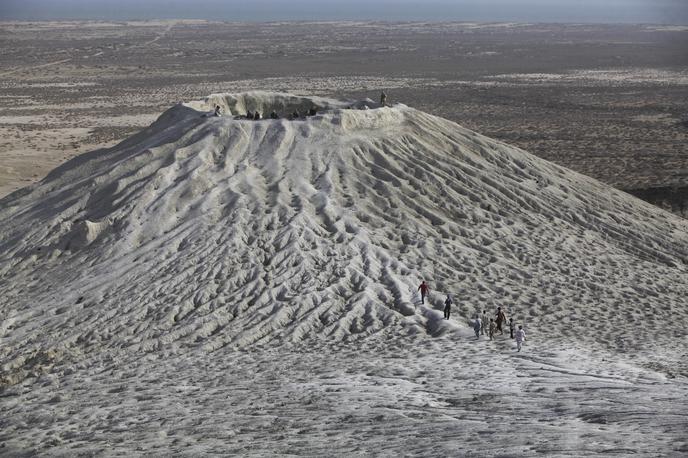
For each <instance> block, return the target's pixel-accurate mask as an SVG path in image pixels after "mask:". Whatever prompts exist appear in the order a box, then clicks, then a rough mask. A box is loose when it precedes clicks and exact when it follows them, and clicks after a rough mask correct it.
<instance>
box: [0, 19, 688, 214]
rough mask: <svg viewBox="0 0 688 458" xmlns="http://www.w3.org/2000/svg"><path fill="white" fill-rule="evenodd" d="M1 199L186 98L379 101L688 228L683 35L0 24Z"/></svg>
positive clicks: (687, 37)
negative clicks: (490, 142) (246, 94)
mask: <svg viewBox="0 0 688 458" xmlns="http://www.w3.org/2000/svg"><path fill="white" fill-rule="evenodd" d="M0 43H2V47H1V49H2V51H1V52H0V76H1V78H0V197H2V196H5V195H7V194H9V193H11V192H13V191H15V190H17V189H19V188H21V187H24V186H27V185H29V184H31V183H32V182H35V181H37V180H40V179H41V178H42V177H44V176H45V175H46V174H47V172H49V171H50V170H51V169H53V168H54V167H56V166H57V165H59V164H60V163H62V162H64V161H66V160H68V159H70V158H72V157H74V156H76V155H78V154H81V153H84V152H86V151H91V150H94V149H98V148H105V147H109V146H112V145H114V144H116V143H117V142H119V141H121V140H123V139H125V138H126V137H128V136H129V135H131V134H133V133H135V132H137V131H139V130H140V129H142V128H143V127H145V126H147V125H148V124H150V123H151V122H152V121H153V120H155V119H156V117H157V116H158V115H159V114H160V113H161V112H162V111H164V110H166V109H167V108H169V107H170V106H172V105H173V104H175V103H177V102H179V101H186V100H193V99H199V98H203V97H204V96H206V95H208V94H210V93H214V92H239V91H246V90H252V89H265V90H275V91H285V92H293V93H297V94H313V95H326V96H333V97H340V98H356V99H360V98H362V97H370V98H373V99H377V98H378V97H379V93H380V91H382V90H384V91H385V92H386V93H387V94H388V100H389V101H390V102H392V103H396V102H400V103H404V104H406V105H410V106H413V107H416V108H418V109H420V110H423V111H427V112H430V113H434V114H436V115H439V116H442V117H445V118H448V119H451V120H453V121H456V122H457V123H459V124H462V125H463V126H465V127H468V128H470V129H473V130H476V131H478V132H480V133H482V134H484V135H487V136H490V137H493V138H496V139H499V140H502V141H504V142H506V143H510V144H513V145H516V146H518V147H520V148H523V149H525V150H527V151H530V152H532V153H534V154H536V155H538V156H540V157H543V158H545V159H548V160H551V161H554V162H556V163H558V164H561V165H563V166H566V167H569V168H571V169H574V170H576V171H578V172H581V173H583V174H586V175H590V176H592V177H595V178H598V179H600V180H602V181H604V182H606V183H609V184H611V185H613V186H616V187H618V188H620V189H622V190H625V191H628V192H631V193H633V194H635V195H637V196H639V197H642V198H644V199H646V200H649V201H651V202H653V203H655V204H657V205H660V206H662V207H664V208H666V209H668V210H671V211H674V212H675V213H679V214H682V215H683V216H688V146H687V145H688V111H687V109H686V105H687V102H688V27H681V26H654V25H573V24H572V25H567V24H505V23H496V24H477V23H380V22H287V23H284V22H280V23H263V24H250V23H225V22H207V21H145V22H31V23H29V22H2V23H0Z"/></svg>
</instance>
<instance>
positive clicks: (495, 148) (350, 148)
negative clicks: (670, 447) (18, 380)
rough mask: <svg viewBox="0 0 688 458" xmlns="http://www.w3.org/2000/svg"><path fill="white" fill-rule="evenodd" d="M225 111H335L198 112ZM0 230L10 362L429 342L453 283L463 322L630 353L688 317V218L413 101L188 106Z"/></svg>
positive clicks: (262, 99)
mask: <svg viewBox="0 0 688 458" xmlns="http://www.w3.org/2000/svg"><path fill="white" fill-rule="evenodd" d="M215 104H220V105H221V106H223V107H224V109H225V112H230V111H231V112H232V113H234V114H242V113H243V112H244V111H245V110H255V109H260V110H263V111H264V112H269V111H271V109H276V110H278V111H280V112H282V113H284V112H287V113H288V112H290V110H293V109H294V108H296V107H301V109H303V107H307V106H309V105H318V106H319V107H321V108H323V110H322V111H321V112H320V113H319V114H318V115H317V116H314V117H310V118H308V119H306V120H294V121H289V120H286V119H279V120H262V121H259V122H255V121H248V120H241V119H234V118H233V117H231V116H225V117H202V113H203V112H204V111H206V110H210V109H212V107H213V106H214V105H215ZM349 106H353V107H354V108H359V109H347V107H349ZM0 229H1V230H0V281H1V283H0V285H2V286H0V312H2V317H3V318H2V322H1V324H0V338H2V342H3V345H2V350H0V358H2V360H3V362H4V364H3V368H2V369H3V372H4V373H5V374H15V373H16V371H19V370H21V368H22V367H24V366H25V365H26V363H27V361H31V360H32V358H34V359H35V358H37V355H42V356H41V357H44V358H48V359H52V360H56V361H59V360H61V359H63V358H80V357H83V355H89V354H91V353H100V352H106V353H107V352H110V353H116V352H125V353H126V352H136V351H153V350H156V351H161V352H163V353H166V354H167V353H175V352H182V351H193V350H196V349H199V350H202V351H215V350H218V349H221V348H225V347H228V348H236V347H243V346H248V345H253V344H264V343H272V344H280V343H283V344H289V343H295V342H300V341H303V340H314V341H343V342H346V341H351V340H357V339H360V338H364V337H368V336H375V338H379V339H384V341H387V342H393V341H394V339H397V338H400V337H403V338H421V337H422V336H424V335H432V336H437V335H441V334H444V333H447V332H455V331H456V329H457V328H456V326H455V325H453V324H452V323H450V322H445V321H443V320H442V319H441V312H440V310H441V307H442V301H443V298H444V297H443V295H442V294H443V293H451V294H453V295H454V296H455V302H456V303H457V305H458V306H459V310H458V315H459V316H460V317H461V319H462V320H463V319H468V318H470V317H472V316H474V315H475V313H476V312H477V311H478V310H482V309H487V310H492V309H494V308H495V307H496V306H497V305H501V306H503V307H505V308H506V309H507V310H508V312H509V313H510V314H511V315H513V316H514V317H515V318H516V320H517V322H523V323H525V324H526V325H527V326H528V327H529V328H530V329H541V330H544V329H545V327H546V328H547V329H548V330H549V331H550V332H551V333H552V334H554V335H557V336H563V338H573V337H574V336H576V337H577V338H579V339H581V340H582V341H583V342H584V343H585V344H586V345H588V344H589V345H592V346H598V347H600V348H605V349H613V350H617V351H618V350H621V351H628V350H632V349H637V348H638V345H639V344H640V343H641V342H644V345H645V347H646V351H651V350H652V349H653V348H665V349H668V348H671V347H672V346H673V345H674V344H675V343H676V339H677V338H678V339H683V340H685V335H684V334H683V333H682V331H681V329H683V328H685V326H686V325H688V321H687V319H686V318H685V313H684V312H685V311H686V300H685V298H686V297H688V286H686V285H688V282H687V281H686V280H688V269H687V268H686V262H687V260H688V235H687V234H688V231H687V229H688V224H687V223H686V221H685V220H682V219H680V218H678V217H676V216H674V215H671V214H669V213H667V212H664V211H661V210H659V209H657V208H655V207H652V206H650V205H649V204H646V203H644V202H642V201H640V200H638V199H635V198H633V197H631V196H629V195H627V194H625V193H622V192H620V191H617V190H614V189H612V188H610V187H608V186H606V185H603V184H602V183H600V182H597V181H595V180H593V179H591V178H588V177H584V176H582V175H579V174H576V173H574V172H572V171H569V170H566V169H564V168H562V167H559V166H556V165H554V164H551V163H548V162H546V161H544V160H541V159H538V158H536V157H535V156H532V155H530V154H528V153H526V152H524V151H521V150H518V149H517V148H514V147H511V146H509V145H506V144H503V143H500V142H497V141H495V140H491V139H489V138H486V137H483V136H481V135H479V134H476V133H474V132H471V131H469V130H467V129H464V128H462V127H460V126H458V125H457V124H455V123H452V122H450V121H447V120H444V119H441V118H437V117H435V116H432V115H429V114H426V113H422V112H419V111H417V110H414V109H412V108H409V107H406V106H403V105H396V106H394V107H377V106H376V105H375V104H374V103H372V102H363V103H349V102H338V101H335V100H328V99H320V98H317V99H316V98H308V97H297V96H291V95H286V94H278V93H262V92H252V93H246V94H236V95H231V94H215V95H213V96H210V97H209V98H208V99H206V100H204V101H198V102H191V103H188V104H180V105H177V106H175V107H173V108H171V109H170V110H168V111H167V112H165V113H164V114H163V115H162V116H161V117H160V118H159V119H158V120H157V121H156V122H155V123H154V124H152V125H151V126H150V127H149V128H148V129H146V130H144V131H142V132H141V133H139V134H137V135H135V136H134V137H132V138H130V139H127V140H125V141H124V142H122V143H120V144H119V145H117V146H115V147H113V148H110V149H107V150H100V151H96V152H93V153H88V154H86V155H83V156H80V157H78V158H75V159H74V160H72V161H70V162H68V163H66V164H64V165H63V166H61V167H59V168H58V169H56V170H55V171H53V172H52V173H51V174H50V175H49V176H48V177H46V178H45V179H44V180H43V181H41V182H40V183H38V184H36V185H34V186H32V187H30V188H27V189H24V190H21V191H18V192H17V193H14V194H12V195H10V196H8V197H6V198H4V199H2V200H0ZM421 279H426V280H429V281H430V283H431V287H432V289H433V291H434V294H433V295H431V297H430V299H429V301H428V302H427V303H426V304H425V305H420V304H418V303H417V297H416V294H415V287H416V286H417V284H418V283H420V280H421ZM672 310H679V311H681V313H680V314H677V315H676V322H675V326H676V328H675V329H676V330H666V315H667V314H670V313H672ZM621 320H623V321H624V322H625V323H627V324H626V325H624V326H619V327H616V326H614V324H613V323H619V322H620V321H621ZM659 329H662V330H665V332H663V333H662V334H660V335H658V334H657V331H658V330H659ZM48 354H50V356H49V357H48V356H45V355H48ZM670 357H671V358H674V357H675V358H676V359H677V360H678V359H680V357H681V355H671V356H670ZM683 364H685V363H683ZM684 367H685V366H684Z"/></svg>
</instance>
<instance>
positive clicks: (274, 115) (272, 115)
mask: <svg viewBox="0 0 688 458" xmlns="http://www.w3.org/2000/svg"><path fill="white" fill-rule="evenodd" d="M270 119H279V116H278V115H277V112H276V111H274V110H273V112H272V113H270Z"/></svg>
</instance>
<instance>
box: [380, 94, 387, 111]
mask: <svg viewBox="0 0 688 458" xmlns="http://www.w3.org/2000/svg"><path fill="white" fill-rule="evenodd" d="M380 105H382V106H383V107H384V106H385V105H387V94H385V91H382V93H381V94H380Z"/></svg>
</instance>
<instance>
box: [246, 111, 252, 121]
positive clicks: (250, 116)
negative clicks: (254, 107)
mask: <svg viewBox="0 0 688 458" xmlns="http://www.w3.org/2000/svg"><path fill="white" fill-rule="evenodd" d="M246 119H253V112H252V111H251V110H246Z"/></svg>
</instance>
